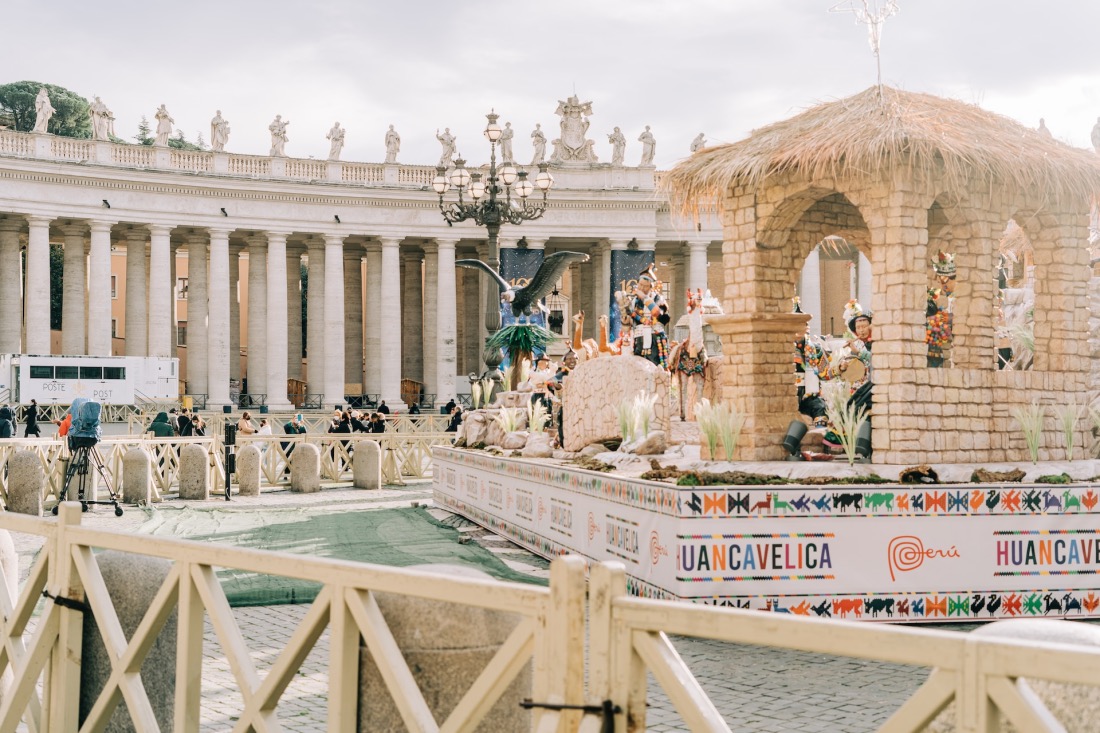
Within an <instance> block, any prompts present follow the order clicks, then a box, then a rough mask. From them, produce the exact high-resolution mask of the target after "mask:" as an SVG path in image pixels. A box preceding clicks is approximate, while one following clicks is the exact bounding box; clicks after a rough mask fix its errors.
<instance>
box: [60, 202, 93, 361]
mask: <svg viewBox="0 0 1100 733" xmlns="http://www.w3.org/2000/svg"><path fill="white" fill-rule="evenodd" d="M86 228H87V227H86V226H85V225H84V224H83V223H81V224H67V225H65V226H63V227H61V231H62V233H63V234H64V235H65V276H64V279H63V282H64V286H63V287H64V292H63V293H62V300H61V353H62V354H86V353H88V351H87V348H86V344H85V320H84V317H85V313H84V294H85V292H86V291H87V283H88V273H87V268H86V264H85V259H84V230H85V229H86Z"/></svg>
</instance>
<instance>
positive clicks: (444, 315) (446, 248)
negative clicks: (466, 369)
mask: <svg viewBox="0 0 1100 733" xmlns="http://www.w3.org/2000/svg"><path fill="white" fill-rule="evenodd" d="M456 243H457V242H456V241H455V240H452V239H437V240H436V246H437V248H438V254H437V260H438V268H437V269H438V277H437V282H436V287H437V289H436V302H435V307H434V308H430V310H433V311H435V314H436V315H435V318H436V333H437V334H438V335H437V337H436V352H435V357H436V359H435V377H436V401H437V402H443V403H446V401H447V400H449V399H451V398H452V397H456V396H457V393H456V392H455V376H456V373H457V371H458V364H457V361H456V360H457V354H458V348H457V347H458V344H457V341H456V335H455V331H456V328H457V321H456V316H457V313H456V310H457V308H456V303H455V275H456V273H455V244H456Z"/></svg>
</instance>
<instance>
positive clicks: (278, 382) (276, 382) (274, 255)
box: [264, 232, 291, 410]
mask: <svg viewBox="0 0 1100 733" xmlns="http://www.w3.org/2000/svg"><path fill="white" fill-rule="evenodd" d="M286 236H287V232H268V233H267V272H266V273H265V277H266V280H267V339H266V340H267V373H266V374H265V375H264V376H265V378H266V386H265V388H264V391H265V392H267V404H268V407H269V408H270V409H272V410H289V409H291V405H290V400H288V399H287V396H286V395H287V389H286V387H287V384H286V377H287V350H288V348H289V345H288V342H289V339H288V337H287V319H288V318H289V315H288V314H289V312H290V309H289V307H288V305H287V302H286V295H287V293H286V292H284V291H283V288H282V284H283V283H285V282H286V280H287V277H286Z"/></svg>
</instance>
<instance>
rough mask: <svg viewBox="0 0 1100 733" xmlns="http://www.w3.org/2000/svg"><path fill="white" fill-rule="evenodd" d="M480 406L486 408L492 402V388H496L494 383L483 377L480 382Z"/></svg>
mask: <svg viewBox="0 0 1100 733" xmlns="http://www.w3.org/2000/svg"><path fill="white" fill-rule="evenodd" d="M480 384H481V406H482V407H488V406H489V404H490V403H491V402H492V401H493V388H494V387H496V381H495V380H493V379H490V378H489V377H485V379H482V380H481V382H480Z"/></svg>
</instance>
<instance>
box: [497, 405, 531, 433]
mask: <svg viewBox="0 0 1100 733" xmlns="http://www.w3.org/2000/svg"><path fill="white" fill-rule="evenodd" d="M523 412H524V410H523V408H522V407H502V408H500V410H499V411H498V412H497V414H496V415H494V416H493V420H494V421H496V424H497V425H499V426H500V429H501V430H503V431H504V432H505V433H514V432H516V431H517V430H519V425H520V419H521V417H522V416H523Z"/></svg>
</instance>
